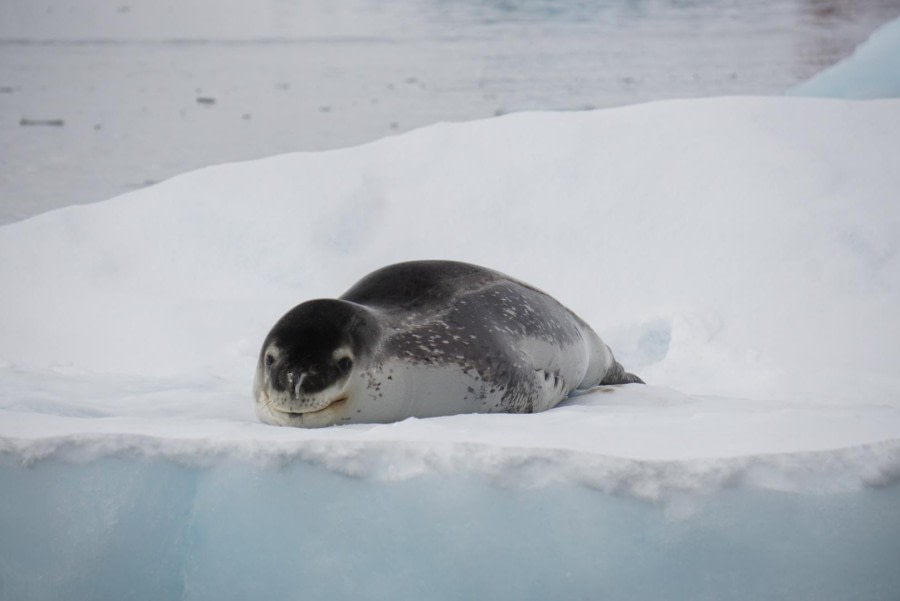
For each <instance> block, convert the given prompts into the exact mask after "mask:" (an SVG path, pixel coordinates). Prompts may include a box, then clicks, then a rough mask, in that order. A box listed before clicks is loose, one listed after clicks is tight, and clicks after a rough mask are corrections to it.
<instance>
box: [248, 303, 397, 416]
mask: <svg viewBox="0 0 900 601" xmlns="http://www.w3.org/2000/svg"><path fill="white" fill-rule="evenodd" d="M378 330H379V326H378V323H377V321H376V319H375V318H374V317H373V316H372V315H371V313H370V311H369V310H368V309H367V308H365V307H362V306H360V305H357V304H355V303H351V302H347V301H343V300H336V299H321V300H312V301H307V302H305V303H302V304H300V305H297V306H296V307H294V308H293V309H291V310H290V311H288V312H287V313H286V314H285V315H284V317H282V318H281V319H280V320H279V321H278V322H277V323H276V324H275V326H274V327H273V328H272V330H271V332H269V335H268V336H267V337H266V340H265V342H264V343H263V346H262V349H261V350H260V355H259V361H258V363H257V368H256V376H255V379H254V386H253V389H254V397H255V400H256V414H257V416H258V417H259V418H260V420H262V421H264V422H266V423H270V424H277V425H290V426H306V425H316V424H317V423H318V422H320V421H323V420H324V421H327V422H329V423H333V422H334V421H338V420H340V415H339V414H340V413H341V411H342V410H343V409H345V405H346V401H347V399H348V398H349V397H350V395H351V392H352V391H351V384H352V383H353V382H354V378H353V376H354V374H357V373H360V371H364V370H365V366H366V363H367V361H368V358H369V357H370V356H371V351H372V348H373V346H374V344H375V342H376V340H377V338H378Z"/></svg>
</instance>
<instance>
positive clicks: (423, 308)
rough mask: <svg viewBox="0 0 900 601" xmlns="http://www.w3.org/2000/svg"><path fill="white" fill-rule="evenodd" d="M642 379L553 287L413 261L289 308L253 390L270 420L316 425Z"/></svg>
mask: <svg viewBox="0 0 900 601" xmlns="http://www.w3.org/2000/svg"><path fill="white" fill-rule="evenodd" d="M632 382H637V383H639V382H641V380H640V378H638V377H637V376H634V375H632V374H629V373H627V372H625V370H624V369H623V368H622V366H621V365H620V364H619V363H617V362H616V361H615V359H614V358H613V355H612V352H611V351H610V349H609V347H607V346H606V344H604V343H603V342H602V341H601V340H600V338H599V337H598V336H597V334H596V333H594V331H593V330H592V329H591V328H590V326H588V325H587V324H586V323H585V322H584V321H582V320H581V319H580V318H579V317H578V316H576V315H575V314H574V313H572V312H571V311H569V310H568V309H567V308H565V307H564V306H563V305H561V304H560V303H559V302H557V301H556V300H555V299H553V298H552V297H550V296H549V295H547V294H545V293H544V292H541V291H540V290H538V289H536V288H534V287H532V286H529V285H528V284H525V283H522V282H519V281H517V280H515V279H513V278H510V277H508V276H506V275H503V274H501V273H498V272H496V271H492V270H490V269H485V268H483V267H478V266H476V265H469V264H466V263H457V262H451V261H413V262H409V263H400V264H397V265H391V266H388V267H384V268H382V269H379V270H378V271H375V272H373V273H371V274H369V275H368V276H366V277H364V278H363V279H362V280H360V281H359V282H358V283H357V284H356V285H354V286H353V287H352V288H351V289H350V290H348V291H347V292H346V293H345V294H344V295H343V296H341V297H340V298H339V299H320V300H312V301H307V302H305V303H302V304H300V305H298V306H296V307H294V308H293V309H291V310H290V311H288V313H286V314H285V315H284V316H283V317H282V318H281V319H280V320H279V321H278V322H277V323H276V324H275V326H274V327H273V328H272V330H271V331H270V332H269V334H268V336H266V339H265V341H264V342H263V345H262V349H261V350H260V355H259V362H258V364H257V368H256V375H255V378H254V386H253V388H254V390H253V393H254V399H255V403H256V414H257V416H258V417H259V418H260V420H261V421H263V422H265V423H269V424H277V425H285V426H301V427H318V426H328V425H332V424H346V423H373V422H393V421H399V420H402V419H405V418H407V417H434V416H440V415H452V414H458V413H495V412H505V413H532V412H537V411H544V410H547V409H549V408H551V407H553V406H555V405H556V404H557V403H559V402H560V401H562V400H563V399H565V398H566V397H567V396H568V395H569V394H570V393H571V392H572V391H573V390H576V389H587V388H591V387H593V386H597V385H599V384H624V383H632Z"/></svg>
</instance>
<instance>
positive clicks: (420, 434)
mask: <svg viewBox="0 0 900 601" xmlns="http://www.w3.org/2000/svg"><path fill="white" fill-rule="evenodd" d="M898 116H900V101H897V100H884V101H868V102H847V101H834V100H812V99H784V98H782V99H761V98H725V99H711V100H688V101H670V102H659V103H652V104H645V105H639V106H633V107H627V108H621V109H614V110H603V111H594V112H582V113H562V114H561V113H528V114H515V115H510V116H506V117H502V118H497V119H491V120H488V121H480V122H473V123H462V124H452V125H451V124H441V125H435V126H431V127H427V128H424V129H421V130H418V131H414V132H411V133H409V134H404V135H401V136H397V137H393V138H390V139H385V140H381V141H378V142H375V143H372V144H368V145H365V146H360V147H356V148H350V149H345V150H339V151H330V152H320V153H297V154H288V155H282V156H276V157H272V158H269V159H265V160H261V161H254V162H248V163H240V164H231V165H223V166H219V167H212V168H209V169H204V170H201V171H196V172H193V173H189V174H186V175H183V176H180V177H177V178H174V179H172V180H170V181H167V182H165V183H162V184H159V185H157V186H153V187H152V188H148V189H145V190H141V191H138V192H134V193H131V194H128V195H125V196H122V197H119V198H116V199H113V200H111V201H107V202H103V203H98V204H95V205H89V206H79V207H70V208H66V209H62V210H58V211H53V212H51V213H47V214H44V215H40V216H38V217H35V218H32V219H29V220H27V221H24V222H20V223H16V224H12V225H8V226H5V227H3V228H0V256H2V257H3V261H2V262H0V286H2V289H3V291H4V292H3V294H2V295H0V331H2V332H3V336H2V337H0V479H2V481H3V482H4V486H3V489H2V491H0V528H2V532H4V533H5V534H6V535H5V536H2V537H0V539H2V540H0V597H2V598H4V599H5V598H10V599H11V598H44V599H46V598H65V597H68V598H101V597H110V598H111V597H117V598H122V597H123V596H128V595H129V594H130V595H131V596H134V597H141V596H146V597H151V598H173V597H174V598H177V597H181V598H189V599H207V598H208V599H223V598H256V597H260V596H264V597H268V598H291V597H298V598H323V597H325V596H329V597H331V598H359V597H360V596H363V597H368V598H384V599H391V598H424V597H423V595H424V596H425V597H430V598H448V599H450V598H460V599H462V598H476V597H477V598H524V597H527V596H530V598H541V597H542V596H543V598H550V596H554V595H555V596H557V598H591V597H592V596H596V595H598V594H599V595H601V596H603V598H607V599H632V600H633V599H656V598H660V596H659V591H660V590H662V589H664V590H667V591H669V592H670V593H672V595H670V596H669V598H691V599H705V598H709V599H729V598H735V599H737V598H746V599H751V598H773V599H774V598H791V599H799V598H810V599H812V598H815V599H845V598H849V595H851V594H855V595H861V596H862V598H868V599H876V598H884V599H887V598H890V596H889V595H890V591H896V590H898V587H900V582H898V576H897V575H896V570H893V569H891V568H890V565H892V564H891V561H892V560H891V559H890V558H896V557H897V556H898V554H900V547H898V545H900V543H898V540H900V536H898V534H900V512H898V511H897V509H896V507H897V506H898V505H897V503H896V497H897V493H898V487H897V483H898V480H900V370H898V369H897V366H898V365H900V361H898V359H900V350H898V347H897V344H896V342H897V340H900V288H898V285H900V259H898V252H897V251H898V243H900V242H898V241H900V205H898V203H897V202H896V195H897V191H898V190H900V119H898ZM418 258H447V259H457V260H463V261H469V262H473V263H478V264H483V265H486V266H489V267H492V268H495V269H498V270H500V271H503V272H506V273H508V274H510V275H513V276H515V277H518V278H520V279H523V280H525V281H527V282H529V283H532V284H534V285H536V286H538V287H540V288H542V289H544V290H546V291H547V292H549V293H551V294H552V295H554V296H555V297H556V298H558V299H559V300H560V301H562V302H563V303H564V304H566V305H568V306H569V307H571V308H572V309H573V310H574V311H575V312H576V313H578V314H579V315H581V316H582V317H583V318H584V319H585V320H586V321H588V322H589V323H591V324H592V325H593V326H594V327H595V328H596V329H597V330H598V332H599V333H600V334H601V336H603V337H604V339H605V340H606V341H607V342H608V343H609V344H610V345H611V346H612V348H613V350H614V352H615V353H616V355H617V357H618V358H619V359H620V361H621V362H622V363H623V364H624V365H625V366H626V367H627V368H628V369H629V370H631V371H634V372H635V373H637V374H639V375H640V376H641V377H643V378H644V379H645V380H646V381H647V382H649V383H650V384H649V385H648V386H637V385H631V386H626V387H618V388H601V389H598V390H595V391H593V392H590V393H588V394H584V395H581V396H577V397H575V398H572V399H570V400H568V401H567V402H566V403H564V404H563V405H562V406H560V407H558V408H555V409H553V410H551V411H548V412H545V413H541V414H535V415H461V416H451V417H446V418H437V419H427V420H406V421H404V422H400V423H397V424H386V425H355V426H342V427H336V428H329V429H324V430H315V431H307V430H300V429H288V428H277V427H271V426H265V425H263V424H260V423H258V422H257V421H256V420H255V418H254V416H253V412H252V406H251V399H250V384H251V378H252V372H253V368H254V365H255V361H256V354H257V352H258V350H259V345H260V344H261V342H262V339H263V337H264V336H265V334H266V332H267V331H268V329H269V327H270V326H271V325H272V324H273V323H274V322H275V320H276V319H277V318H278V317H279V316H280V315H281V314H282V313H284V312H285V311H286V310H287V309H289V308H290V307H292V306H293V305H294V304H296V303H298V302H300V301H302V300H305V299H308V298H315V297H322V296H337V295H339V294H341V293H342V292H343V291H344V290H346V289H347V288H348V287H349V286H350V285H352V284H353V283H354V282H355V281H356V280H357V279H358V278H360V277H362V276H363V275H365V274H366V273H368V272H369V271H371V270H373V269H375V268H377V267H380V266H383V265H385V264H388V263H392V262H397V261H402V260H409V259H418ZM323 468H324V469H323ZM343 476H352V477H351V478H343ZM523 491H525V492H523ZM848 493H853V494H848ZM635 498H637V499H640V500H642V501H650V502H651V503H649V504H647V503H634V499H635ZM657 505H659V506H662V507H663V508H664V511H662V512H660V511H658V510H657ZM823 524H826V525H827V527H824V526H823ZM42 545H44V546H47V548H49V549H50V551H45V550H42V549H43V546H42ZM732 551H733V553H732ZM729 553H731V554H729ZM735 553H736V555H735ZM411 554H412V555H415V556H416V557H412V556H411ZM548 556H549V557H551V558H556V560H555V561H550V560H547V559H546V558H547V557H548ZM486 564H489V565H491V566H492V567H491V570H490V573H485V571H484V570H483V566H484V565H486ZM447 565H453V566H455V568H454V569H453V570H449V571H448V570H446V569H445V568H446V566H447ZM522 566H527V569H526V570H525V572H527V573H524V574H523V570H522ZM835 566H840V567H841V568H842V570H836V569H834V568H835ZM423 574H425V575H427V577H422V575H423ZM458 574H465V575H466V577H465V578H460V577H458ZM759 574H766V576H765V577H764V578H760V577H759ZM848 574H849V575H850V576H852V577H848V576H847V575H848ZM298 582H299V583H302V586H301V587H299V588H298V587H297V583H298ZM135 591H136V592H135ZM473 595H475V597H473Z"/></svg>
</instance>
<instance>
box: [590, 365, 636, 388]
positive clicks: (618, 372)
mask: <svg viewBox="0 0 900 601" xmlns="http://www.w3.org/2000/svg"><path fill="white" fill-rule="evenodd" d="M643 383H644V381H643V380H641V379H640V378H639V377H637V376H636V375H634V374H632V373H628V372H627V371H625V368H624V367H622V364H621V363H619V362H618V361H616V360H613V365H612V367H610V368H609V371H607V372H606V375H605V376H604V377H603V379H602V380H600V384H601V385H603V384H643Z"/></svg>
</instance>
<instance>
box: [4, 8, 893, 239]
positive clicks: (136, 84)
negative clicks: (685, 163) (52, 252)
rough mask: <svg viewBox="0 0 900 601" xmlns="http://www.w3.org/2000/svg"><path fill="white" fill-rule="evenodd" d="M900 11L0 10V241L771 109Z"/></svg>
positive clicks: (839, 9) (635, 9)
mask: <svg viewBox="0 0 900 601" xmlns="http://www.w3.org/2000/svg"><path fill="white" fill-rule="evenodd" d="M897 15H900V0H872V1H868V2H848V1H844V0H792V1H791V0H788V1H783V0H750V1H741V0H713V1H706V2H701V1H692V0H618V1H612V0H605V1H590V0H585V1H582V2H562V1H554V0H524V1H518V2H514V1H511V0H507V1H500V0H482V1H477V0H469V1H466V0H456V1H449V0H447V1H442V0H431V1H421V2H413V1H411V0H410V1H406V2H389V3H382V2H377V1H375V0H349V1H347V2H341V3H333V2H330V1H329V0H270V1H268V2H258V3H246V2H239V1H238V0H221V1H219V2H215V1H213V0H184V1H183V2H177V3H176V2H173V1H166V0H163V1H157V2H152V1H151V0H135V1H123V2H120V3H109V2H104V1H103V0H79V1H76V0H4V2H2V3H0V116H2V120H0V137H2V139H3V145H2V148H0V223H5V222H9V221H14V220H16V219H20V218H23V217H26V216H29V215H33V214H35V213H38V212H42V211H45V210H48V209H51V208H55V207H59V206H65V205H68V204H72V203H80V202H90V201H96V200H102V199H104V198H107V197H110V196H114V195H117V194H121V193H123V192H126V191H128V190H131V189H134V188H138V187H141V186H144V185H147V184H148V183H152V182H155V181H159V180H161V179H165V178H167V177H171V176H172V175H175V174H177V173H180V172H184V171H187V170H191V169H195V168H198V167H201V166H205V165H210V164H215V163H220V162H224V161H234V160H244V159H250V158H257V157H263V156H268V155H271V154H275V153H280V152H289V151H295V150H314V149H325V148H336V147H342V146H348V145H353V144H359V143H362V142H366V141H371V140H374V139H377V138H380V137H383V136H386V135H391V134H394V133H398V132H402V131H406V130H409V129H412V128H415V127H420V126H422V125H426V124H429V123H434V122H437V121H455V120H468V119H477V118H484V117H491V116H494V115H499V114H503V113H508V112H512V111H519V110H532V109H556V110H580V109H590V108H602V107H610V106H617V105H625V104H631V103H635V102H643V101H648V100H656V99H664V98H676V97H695V96H714V95H732V94H779V93H781V92H782V91H783V90H784V89H786V88H788V87H790V86H791V85H793V84H795V83H797V82H798V81H801V80H803V79H806V78H808V77H809V76H811V75H812V74H814V73H815V72H817V71H818V70H820V69H821V68H823V67H824V66H827V65H829V64H832V63H834V62H836V61H838V60H840V59H841V58H843V57H844V56H846V55H848V54H849V53H850V52H852V50H853V48H854V47H855V46H856V45H857V44H858V43H860V42H861V41H863V40H864V39H865V38H866V37H867V36H868V35H869V33H870V32H871V31H872V30H873V29H875V28H876V27H877V26H878V25H880V24H882V23H883V22H885V21H888V20H890V19H892V18H894V17H896V16H897Z"/></svg>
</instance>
